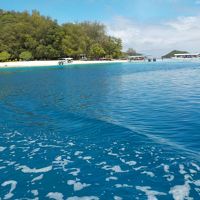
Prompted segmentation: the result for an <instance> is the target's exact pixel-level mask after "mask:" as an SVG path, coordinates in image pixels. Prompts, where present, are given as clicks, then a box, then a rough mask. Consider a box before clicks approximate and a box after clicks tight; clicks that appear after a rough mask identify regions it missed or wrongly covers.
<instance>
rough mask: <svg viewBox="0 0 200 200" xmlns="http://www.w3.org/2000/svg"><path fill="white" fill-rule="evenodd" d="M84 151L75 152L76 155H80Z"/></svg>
mask: <svg viewBox="0 0 200 200" xmlns="http://www.w3.org/2000/svg"><path fill="white" fill-rule="evenodd" d="M82 153H83V152H82V151H76V152H75V153H74V155H75V156H79V155H81V154H82Z"/></svg>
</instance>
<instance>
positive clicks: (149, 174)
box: [141, 171, 155, 177]
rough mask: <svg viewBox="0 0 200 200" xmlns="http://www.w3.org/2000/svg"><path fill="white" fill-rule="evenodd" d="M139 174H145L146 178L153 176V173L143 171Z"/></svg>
mask: <svg viewBox="0 0 200 200" xmlns="http://www.w3.org/2000/svg"><path fill="white" fill-rule="evenodd" d="M141 174H146V175H147V176H150V177H154V176H155V174H154V173H153V172H148V171H143V172H142V173H141Z"/></svg>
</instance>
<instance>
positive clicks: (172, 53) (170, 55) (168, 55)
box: [162, 50, 188, 58]
mask: <svg viewBox="0 0 200 200" xmlns="http://www.w3.org/2000/svg"><path fill="white" fill-rule="evenodd" d="M182 53H183V54H184V53H188V52H187V51H179V50H173V51H171V52H170V53H168V54H166V55H164V56H162V58H172V57H174V55H175V54H182Z"/></svg>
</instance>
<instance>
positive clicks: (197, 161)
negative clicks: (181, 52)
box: [0, 62, 200, 200]
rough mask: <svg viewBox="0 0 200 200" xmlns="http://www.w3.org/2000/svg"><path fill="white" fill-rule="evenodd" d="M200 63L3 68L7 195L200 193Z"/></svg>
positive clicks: (0, 126) (1, 186)
mask: <svg viewBox="0 0 200 200" xmlns="http://www.w3.org/2000/svg"><path fill="white" fill-rule="evenodd" d="M199 141H200V63H192V62H186V63H183V62H174V63H172V62H171V63H169V62H157V63H144V64H141V63H140V64H136V63H123V64H99V65H84V66H73V65H72V66H71V67H65V68H59V67H56V66H55V67H53V68H52V67H49V68H48V69H47V68H40V69H39V68H29V69H25V68H24V69H4V70H3V69H1V71H0V199H35V200H38V199H58V200H61V199H68V200H78V199H80V200H98V199H103V200H104V199H105V200H111V199H113V200H121V199H125V200H126V199H127V200H129V199H136V200H137V199H138V200H145V199H148V200H156V199H161V200H170V199H175V200H184V199H187V200H192V199H194V200H198V199H200V143H199Z"/></svg>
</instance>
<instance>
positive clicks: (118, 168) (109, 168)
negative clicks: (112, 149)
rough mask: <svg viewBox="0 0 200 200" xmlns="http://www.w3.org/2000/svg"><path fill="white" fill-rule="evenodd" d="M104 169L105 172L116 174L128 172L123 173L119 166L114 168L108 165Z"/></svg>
mask: <svg viewBox="0 0 200 200" xmlns="http://www.w3.org/2000/svg"><path fill="white" fill-rule="evenodd" d="M102 169H105V170H112V171H114V172H116V173H123V172H128V171H127V170H126V171H123V170H122V169H121V167H120V166H119V165H115V166H113V167H111V166H108V165H106V166H103V167H102Z"/></svg>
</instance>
